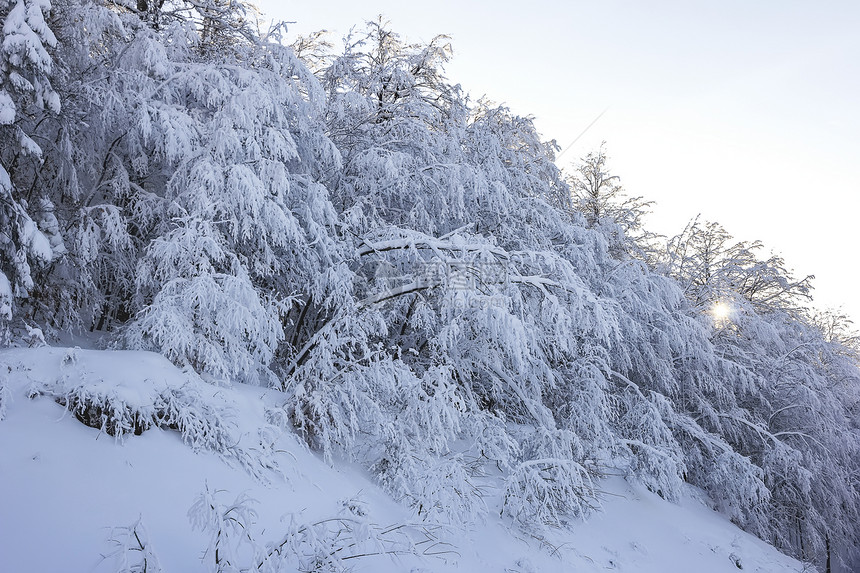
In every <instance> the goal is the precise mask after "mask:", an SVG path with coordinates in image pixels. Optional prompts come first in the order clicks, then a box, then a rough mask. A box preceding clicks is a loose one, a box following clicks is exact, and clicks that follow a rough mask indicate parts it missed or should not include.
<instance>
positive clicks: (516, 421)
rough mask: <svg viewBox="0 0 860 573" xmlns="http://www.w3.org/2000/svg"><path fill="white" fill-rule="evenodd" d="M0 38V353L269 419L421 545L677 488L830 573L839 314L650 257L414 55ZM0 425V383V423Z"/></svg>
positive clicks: (197, 15)
mask: <svg viewBox="0 0 860 573" xmlns="http://www.w3.org/2000/svg"><path fill="white" fill-rule="evenodd" d="M0 20H2V21H3V28H2V48H0V134H2V137H0V347H14V346H34V345H42V344H46V343H47V344H49V345H53V344H59V341H62V340H69V339H70V337H71V339H72V340H74V339H75V337H79V338H82V339H85V338H87V337H97V338H98V340H99V341H100V343H101V344H104V345H106V346H107V347H110V348H119V349H140V350H151V351H155V352H158V353H160V354H162V355H163V356H165V357H166V358H167V359H169V360H170V361H171V362H172V363H173V364H175V365H177V366H178V367H180V368H185V369H187V370H188V371H190V372H193V373H194V374H195V375H196V376H199V377H200V378H201V379H202V380H204V381H205V382H206V383H209V384H213V385H221V386H231V385H238V384H247V385H256V386H264V387H267V388H271V389H274V390H276V391H277V392H280V393H282V394H283V401H282V404H283V406H282V407H281V408H279V409H278V411H277V412H272V413H271V418H272V420H273V423H277V424H279V425H280V426H282V427H283V428H286V429H288V430H289V431H291V432H294V433H296V434H297V435H299V436H300V437H301V438H302V439H303V440H304V441H305V442H306V443H307V444H308V446H309V447H310V448H312V449H313V450H314V451H316V452H318V453H319V455H320V456H321V457H322V458H323V459H325V460H327V461H328V462H333V461H334V460H343V459H346V460H350V461H351V462H355V463H358V464H360V465H361V466H362V467H364V468H366V469H367V471H368V472H370V474H371V475H372V476H373V477H374V479H375V480H376V481H377V482H378V483H379V484H381V485H382V486H383V487H384V488H385V489H386V490H387V491H389V492H390V493H391V495H392V496H394V497H395V498H396V499H398V500H401V501H402V503H404V504H406V505H408V506H410V507H412V508H414V510H415V512H416V515H418V516H420V518H422V519H426V520H428V521H432V522H457V521H468V520H475V519H479V518H480V516H481V515H483V514H493V513H494V514H496V515H499V514H501V515H502V516H504V517H505V519H508V520H509V521H510V522H511V523H512V524H515V525H516V526H517V527H521V528H523V529H524V530H534V529H539V528H545V527H563V526H564V524H565V523H567V522H568V520H570V519H572V518H576V517H579V516H583V515H587V514H589V513H590V512H591V511H593V510H594V508H595V506H596V504H595V499H596V496H597V490H598V488H599V485H598V480H599V479H600V478H601V476H603V475H606V474H607V473H611V472H621V473H622V474H623V475H624V476H625V477H626V478H627V479H628V480H632V481H636V482H638V483H642V484H644V485H645V486H647V487H648V488H649V489H650V490H652V491H654V492H656V493H658V494H659V495H660V496H661V497H664V498H665V499H668V500H673V499H675V498H676V497H677V496H678V494H679V491H680V488H681V487H682V485H683V484H685V483H688V484H692V485H694V486H696V487H699V488H701V489H702V490H704V491H705V492H706V493H707V494H708V496H710V498H711V499H712V500H713V501H714V503H715V504H716V509H717V510H718V511H720V512H721V513H723V514H724V515H726V516H728V517H729V518H730V519H731V520H732V521H733V522H734V523H736V524H737V525H739V526H740V527H742V528H743V529H745V530H746V531H749V532H751V533H753V534H754V535H757V536H759V537H760V538H761V539H763V540H765V541H767V542H768V543H770V544H773V545H774V546H775V547H777V548H778V549H780V550H781V551H783V552H785V553H787V554H789V555H792V556H795V557H797V558H798V559H801V560H804V561H807V562H809V563H812V564H814V565H816V566H818V567H820V568H821V570H822V571H828V572H829V571H830V569H831V562H832V561H834V560H836V559H837V558H844V559H847V560H849V563H854V565H855V566H856V565H857V564H858V563H860V561H857V559H858V558H860V556H858V555H856V553H855V554H852V553H851V552H852V551H855V548H857V547H860V528H858V526H857V524H858V523H860V339H858V337H857V335H856V334H855V333H854V331H853V330H852V324H851V322H850V320H849V319H848V317H846V316H844V315H842V314H840V313H839V312H837V311H828V310H821V309H817V308H816V306H815V304H814V301H813V299H812V277H795V276H793V275H792V272H791V271H790V269H788V268H787V265H786V263H785V261H784V260H783V258H782V257H781V256H779V255H775V254H768V252H767V250H766V248H765V246H764V245H762V244H760V243H759V242H756V241H747V240H741V239H737V238H734V237H733V236H732V235H731V234H730V233H729V232H728V231H727V230H726V229H724V228H723V227H722V226H721V225H720V224H719V223H716V222H710V221H705V220H700V219H697V220H694V221H691V222H690V224H689V225H688V226H687V227H686V228H685V229H682V230H680V233H679V234H678V235H677V236H675V237H672V238H668V239H667V238H664V237H660V236H657V235H655V234H653V233H651V232H650V231H649V230H648V229H647V227H646V224H645V218H646V216H647V213H648V212H649V210H650V209H656V208H659V206H654V205H652V204H651V203H649V202H648V201H647V200H645V199H643V198H641V197H637V196H634V195H628V194H627V192H626V191H625V190H624V189H623V188H622V186H621V183H620V180H619V178H618V177H617V176H615V175H613V174H612V171H611V170H610V165H609V157H608V155H609V152H608V149H610V148H611V142H609V146H608V147H601V148H600V149H597V150H594V151H593V152H591V153H589V154H588V155H586V156H585V157H583V158H582V159H581V160H580V161H578V162H577V163H576V164H575V165H568V166H561V165H559V164H557V162H556V159H555V155H556V153H557V152H558V151H559V148H558V147H557V146H556V145H555V143H554V142H547V141H544V140H542V138H541V135H540V134H539V133H538V132H537V131H536V129H535V127H534V124H533V122H532V118H530V117H522V116H519V115H516V114H515V113H513V112H512V111H511V110H510V109H508V108H506V107H505V106H502V105H497V104H495V103H493V102H492V101H490V100H488V99H486V98H482V99H478V100H474V99H472V98H471V97H470V95H469V93H468V92H467V91H466V90H467V89H468V86H465V87H461V86H460V85H453V84H452V83H451V82H450V81H449V80H448V79H447V78H446V75H445V65H446V62H448V61H449V60H450V58H451V57H452V55H453V51H452V46H451V43H450V40H449V39H448V38H447V37H445V36H443V35H440V36H438V37H436V38H434V39H433V40H431V41H430V42H429V43H420V44H414V43H410V42H409V41H408V40H407V39H405V38H403V37H401V36H400V35H398V34H397V32H396V31H394V30H393V29H392V28H391V26H390V25H389V24H388V23H387V22H385V20H384V19H382V18H380V19H378V20H374V21H370V22H367V23H365V24H364V25H360V26H357V27H356V28H355V29H354V30H353V32H352V33H351V34H350V35H349V36H348V37H347V38H346V39H345V41H344V43H343V45H335V44H333V43H331V42H329V39H328V38H327V37H326V36H325V35H324V34H319V35H315V36H312V37H303V38H298V39H296V38H291V37H290V36H289V35H288V34H287V30H286V27H285V26H284V25H279V26H273V27H267V28H265V29H264V28H263V27H262V24H261V22H262V20H261V16H260V14H258V13H257V12H256V10H255V8H254V7H253V6H252V5H251V4H248V3H246V2H244V1H242V0H159V1H155V0H149V1H147V0H136V1H132V0H55V1H54V2H51V1H50V0H0ZM497 95H499V96H503V95H504V94H497ZM690 185H691V187H693V188H694V187H695V182H691V183H690ZM7 399H8V397H7V394H6V392H5V390H4V388H3V378H2V376H0V419H2V417H3V411H4V405H3V402H4V400H7ZM66 403H67V405H68V407H69V408H77V409H79V410H80V411H79V414H80V415H79V416H78V417H79V419H82V421H84V420H83V419H85V420H88V421H89V422H90V423H92V424H95V425H100V426H101V427H103V428H108V429H109V430H110V432H109V433H111V434H123V433H126V434H129V433H135V432H137V431H138V430H141V429H142V428H141V427H139V426H140V420H139V419H136V418H133V417H132V418H128V417H122V416H119V417H117V416H116V415H115V412H116V410H115V409H112V408H111V405H110V404H107V403H98V400H96V399H94V398H92V399H89V400H87V399H84V398H82V399H81V400H78V401H72V400H67V401H66ZM192 406H193V404H192ZM111 412H114V414H111ZM147 415H148V416H149V417H150V418H152V414H147ZM161 421H162V420H161V419H160V418H157V416H156V418H152V419H149V420H147V421H146V423H150V422H151V423H160V422H161ZM145 425H146V424H144V426H145ZM0 426H2V422H0ZM212 447H213V448H218V447H220V446H218V444H214V445H212ZM487 473H492V474H495V475H498V476H500V477H501V482H500V483H501V484H502V485H501V486H500V487H501V488H502V489H501V491H500V494H501V495H500V499H501V500H502V502H501V504H500V506H488V505H487V504H486V503H484V501H483V500H484V492H483V491H482V489H481V488H479V487H476V485H475V476H479V475H484V474H487ZM852 559H853V560H854V561H851V560H852Z"/></svg>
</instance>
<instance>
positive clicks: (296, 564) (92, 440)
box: [0, 348, 808, 573]
mask: <svg viewBox="0 0 860 573" xmlns="http://www.w3.org/2000/svg"><path fill="white" fill-rule="evenodd" d="M71 355H73V356H76V358H75V359H74V360H73V361H72V360H68V359H67V357H68V356H71ZM0 367H2V369H3V372H4V373H8V378H7V386H6V387H7V389H8V390H9V398H10V399H11V401H10V402H9V403H7V412H6V418H5V419H4V420H3V421H2V422H0V452H2V454H0V456H2V457H0V484H2V495H0V517H2V519H0V556H2V558H0V560H2V565H3V570H4V571H60V570H63V571H81V572H83V571H105V572H106V571H138V570H142V569H135V568H134V566H135V564H139V563H141V562H142V558H143V556H142V554H141V552H140V551H137V546H136V544H137V542H138V541H137V539H135V538H131V539H130V538H129V536H130V535H131V533H130V531H129V529H128V528H129V527H130V526H134V525H135V524H136V532H137V535H138V536H140V540H141V542H143V543H145V544H146V547H147V548H148V549H149V550H150V551H151V553H150V554H147V558H148V559H149V561H148V568H147V569H146V570H147V571H149V572H150V573H152V572H156V571H161V570H163V571H184V572H189V573H190V572H192V571H201V572H202V571H212V570H214V569H213V568H212V562H213V555H212V551H211V549H210V552H209V553H205V552H206V550H207V548H208V547H210V543H211V531H201V530H199V529H195V528H194V527H192V523H191V521H190V520H189V516H188V513H189V510H190V508H191V507H192V505H193V504H194V503H195V501H196V500H198V499H199V498H200V496H201V494H203V493H204V492H207V491H208V492H209V497H207V499H211V500H214V501H215V502H217V503H220V504H224V506H223V507H221V508H219V509H220V510H221V511H225V510H226V509H227V506H230V505H231V504H233V503H234V502H235V501H236V500H237V498H244V499H247V500H248V501H247V503H246V510H253V511H254V512H255V514H254V515H253V517H252V518H248V519H247V521H244V522H243V523H244V525H246V526H247V527H248V528H249V530H250V531H251V532H252V534H253V538H254V541H255V542H256V543H257V544H258V545H259V547H257V548H256V549H255V550H256V551H260V550H261V549H262V548H263V547H265V545H266V544H267V543H271V542H280V541H282V540H283V539H284V538H287V537H289V536H290V534H292V536H293V539H292V541H291V543H294V546H295V548H296V549H297V550H298V551H300V552H305V553H306V554H309V553H311V552H316V554H317V555H319V554H320V551H322V553H323V554H325V553H326V551H327V550H329V549H331V551H335V550H336V549H339V550H340V553H339V554H336V556H337V557H339V558H340V560H339V561H338V560H334V559H332V560H331V563H328V564H326V565H325V566H321V567H320V568H319V569H312V568H311V566H310V565H308V564H309V563H310V562H311V560H310V559H309V558H307V557H305V558H304V560H303V563H304V566H303V565H302V563H301V561H302V560H301V559H297V558H295V557H291V556H285V557H284V558H283V559H281V560H273V562H272V563H271V564H270V567H271V568H270V569H265V570H267V571H296V570H298V571H310V570H314V571H316V570H319V571H329V570H331V571H341V570H353V571H356V572H360V571H367V572H371V571H372V572H375V573H382V572H387V571H390V572H392V573H395V572H397V573H399V572H402V571H416V572H417V571H426V572H431V571H438V572H443V571H486V572H499V573H501V572H514V571H517V572H522V573H527V572H535V573H536V572H550V571H558V572H573V571H577V572H580V571H606V570H618V571H637V572H641V573H651V572H654V573H656V572H660V573H663V572H673V571H677V572H683V571H697V572H701V573H716V572H731V571H737V570H738V568H742V569H743V570H745V571H754V572H760V573H765V572H773V573H777V572H788V571H798V572H799V571H807V570H808V569H804V568H803V566H802V564H800V563H799V562H797V561H795V560H793V559H790V558H788V557H786V556H784V555H782V554H780V553H778V552H777V551H775V550H774V549H773V548H772V547H770V546H768V545H766V544H764V543H763V542H761V541H760V540H758V539H756V538H754V537H752V536H750V535H749V534H747V533H745V532H743V531H741V530H739V529H738V528H737V527H735V526H734V525H732V524H730V523H729V522H728V521H727V520H726V519H725V518H723V517H721V516H719V515H718V514H717V513H715V512H714V511H713V510H712V509H711V508H710V507H709V505H711V502H709V501H708V500H707V498H706V496H704V494H702V492H701V491H699V490H697V489H696V488H692V487H688V488H686V489H685V492H684V495H683V497H682V499H681V500H680V502H679V503H678V504H672V503H669V502H667V501H665V500H663V499H660V498H659V497H658V496H656V495H655V494H653V493H651V492H648V491H647V490H646V489H644V488H643V487H641V486H636V485H633V484H630V483H627V482H625V481H624V480H623V479H621V478H619V477H606V478H604V479H601V481H600V483H599V487H598V489H599V490H600V495H599V500H600V501H599V508H598V509H597V510H596V511H595V512H594V513H592V514H591V515H589V516H587V517H585V518H584V519H582V520H574V521H572V522H571V523H569V524H567V525H565V526H563V527H559V528H553V529H548V530H545V531H544V532H543V533H542V535H541V536H532V535H529V534H527V533H525V532H523V531H521V530H520V529H518V528H517V527H516V526H514V525H513V524H512V523H511V521H510V520H508V519H500V518H499V517H498V516H494V515H487V516H485V517H484V518H482V519H479V520H475V521H473V522H463V523H459V524H448V525H444V524H433V523H432V522H428V521H424V520H421V519H420V518H419V517H418V516H416V515H415V513H414V512H412V511H410V510H409V509H408V508H407V507H404V506H403V505H402V504H398V503H396V502H394V500H392V499H391V498H390V497H389V496H388V495H387V494H386V493H385V492H383V491H382V490H380V489H379V488H378V487H377V486H376V485H374V483H373V482H372V481H371V480H370V479H369V478H368V476H367V474H366V472H364V471H362V470H361V469H360V468H357V467H355V466H354V465H351V464H346V463H343V462H335V463H334V464H333V465H329V464H326V463H324V462H323V461H322V460H321V459H320V458H319V456H317V455H315V454H313V453H312V452H310V451H309V450H308V449H307V447H305V446H304V445H302V444H301V443H300V442H299V441H298V440H297V439H296V437H295V436H294V435H293V434H291V433H290V432H283V431H279V430H276V429H275V428H273V427H272V426H270V425H269V424H268V423H267V421H266V419H265V416H264V409H265V408H273V407H277V406H278V404H279V398H278V396H277V395H276V394H275V393H273V392H270V391H265V390H262V389H259V388H251V387H244V386H236V387H234V388H214V387H211V386H210V387H206V386H204V387H201V388H199V390H200V391H201V392H203V393H204V394H205V395H206V399H207V400H208V399H209V397H210V396H211V397H215V396H217V402H218V403H219V404H221V405H222V406H223V407H224V408H229V409H230V410H231V412H232V414H233V415H232V422H231V425H232V424H235V425H234V426H233V428H232V432H233V434H232V436H233V437H235V439H236V441H237V446H233V447H239V448H242V449H245V450H246V451H249V452H250V451H253V450H254V449H255V448H258V447H260V446H259V445H258V444H254V443H253V441H254V440H253V439H252V436H260V435H265V436H266V439H267V447H269V448H271V450H270V451H269V455H268V456H267V457H266V460H267V464H268V465H269V466H270V467H268V468H267V469H263V468H262V467H256V468H255V469H254V470H253V471H252V472H249V471H247V469H245V468H243V467H241V465H242V464H241V463H238V459H237V458H241V455H239V456H237V455H236V452H235V451H231V450H228V451H223V452H217V451H214V450H210V449H206V448H202V449H198V450H197V451H195V449H194V448H193V447H191V445H190V444H184V443H183V442H182V438H181V435H180V433H179V432H177V431H172V430H169V429H163V428H151V429H148V430H146V431H145V432H143V433H142V434H141V435H134V434H133V433H132V434H131V435H127V436H125V437H124V438H123V439H121V440H118V439H116V438H114V437H111V436H109V435H107V434H106V433H104V432H102V431H100V430H97V429H94V428H88V427H86V426H84V425H83V424H81V423H80V422H79V421H78V420H77V419H75V417H74V416H73V415H71V414H70V413H68V412H67V411H66V410H65V409H64V408H63V407H61V406H60V405H58V404H57V403H56V402H55V400H54V399H52V396H51V395H52V394H56V395H64V394H65V393H67V392H68V391H69V389H70V388H73V387H75V386H76V385H77V384H80V383H88V384H90V387H92V388H98V387H101V388H110V392H111V393H113V394H114V396H115V399H120V398H122V399H123V400H124V403H125V404H128V405H133V404H134V403H135V400H136V399H137V398H142V397H143V396H145V395H146V394H147V393H148V392H153V391H158V390H163V389H164V388H166V387H177V386H181V385H182V384H186V385H194V384H195V383H194V381H193V378H188V377H187V375H185V374H183V373H182V372H180V371H179V370H177V369H176V368H175V367H174V366H172V365H171V364H170V363H168V362H167V361H166V360H164V359H163V358H161V357H160V356H157V355H154V354H150V353H145V352H110V351H102V352H98V351H84V350H70V349H63V348H50V349H49V348H41V349H30V350H23V349H21V350H4V351H0ZM35 389H38V392H39V394H40V395H37V396H34V397H32V398H31V397H28V395H32V394H33V392H34V390H35ZM260 430H264V431H263V432H262V433H258V432H259V431H260ZM252 473H256V474H257V475H256V476H254V475H252ZM492 481H493V478H492V476H485V477H484V478H483V479H481V480H479V481H478V483H476V485H477V486H478V487H481V488H482V489H484V490H485V492H486V495H487V496H488V497H492V496H494V495H495V493H494V491H493V489H492ZM487 503H488V504H492V501H491V500H487ZM237 515H238V514H237ZM245 515H248V514H245ZM245 515H243V517H245ZM338 518H340V519H343V520H344V521H343V522H338V521H333V522H328V523H327V524H326V525H325V526H324V527H323V528H322V529H321V530H320V531H319V532H317V536H316V538H315V539H311V538H310V536H303V535H302V534H300V533H298V531H300V530H301V528H302V527H303V526H304V525H307V524H313V523H319V522H321V521H323V520H326V519H335V520H336V519H338ZM391 526H403V527H402V528H401V529H399V530H396V532H394V531H391V530H392V527H391ZM227 530H228V529H227V528H225V531H227ZM386 531H391V532H390V533H385V532H386ZM374 536H375V537H376V539H374ZM241 537H242V535H235V536H234V537H232V538H230V539H229V541H228V544H229V545H230V546H232V544H235V545H237V546H238V547H239V548H240V549H238V550H237V551H236V552H235V555H236V556H237V558H238V559H237V560H236V562H235V564H236V566H237V569H236V570H244V568H245V567H247V566H248V564H249V556H250V555H251V554H250V553H248V552H247V549H248V547H249V546H250V544H249V543H248V542H247V540H244V539H242V538H241ZM354 542H358V544H357V545H356V546H354V547H353V546H352V545H351V544H352V543H354ZM125 548H128V549H125ZM222 551H223V552H224V553H225V554H229V551H224V550H223V548H222ZM391 551H396V552H398V554H397V555H368V556H366V557H360V558H355V559H346V558H347V557H349V556H354V555H359V554H362V553H370V554H373V553H379V552H391ZM123 559H126V560H127V562H126V565H125V566H126V569H123V568H122V566H121V564H122V563H123ZM156 560H157V561H156ZM156 562H157V563H158V564H159V565H160V567H161V569H158V568H157V567H156V566H155V563H156ZM224 570H232V569H224Z"/></svg>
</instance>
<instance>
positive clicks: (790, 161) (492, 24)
mask: <svg viewBox="0 0 860 573" xmlns="http://www.w3.org/2000/svg"><path fill="white" fill-rule="evenodd" d="M257 5H258V6H259V7H260V9H261V10H262V12H263V13H264V14H266V15H267V16H269V17H271V18H273V19H275V20H284V21H287V22H292V23H291V24H289V25H288V30H289V35H288V38H287V39H288V41H289V39H290V38H293V37H295V36H297V35H300V34H307V33H310V32H313V31H317V30H321V29H326V30H329V31H331V35H330V41H333V42H334V43H335V44H336V45H338V46H340V45H341V38H343V36H344V35H345V34H346V33H347V32H348V31H349V29H350V28H351V27H352V26H356V25H359V26H360V25H361V24H362V23H363V22H365V21H367V20H372V19H375V18H376V17H377V16H378V15H380V14H381V15H383V16H384V17H385V18H386V19H388V20H389V21H390V22H391V28H392V29H393V30H394V31H395V32H397V33H399V34H401V36H404V37H405V38H406V39H408V40H409V41H412V42H422V41H425V42H426V41H429V40H430V39H432V38H433V37H434V36H436V35H438V34H447V35H449V36H451V41H452V44H453V48H454V58H453V60H452V61H451V62H450V63H449V65H448V67H447V72H448V77H449V78H450V79H451V80H452V81H454V82H456V83H460V84H461V85H462V86H463V88H464V89H465V91H466V92H468V93H469V94H471V96H472V98H473V99H478V98H479V97H481V96H482V95H486V96H487V97H488V98H489V99H491V100H493V101H495V102H497V103H502V104H505V105H507V106H509V107H510V108H511V109H512V110H513V111H514V112H515V113H518V114H521V115H532V116H534V117H535V124H536V126H537V127H538V129H539V131H540V132H541V133H542V134H543V136H544V137H545V138H546V139H555V140H556V141H557V142H558V144H559V145H560V146H561V148H562V149H565V148H568V146H570V148H569V149H568V150H567V151H566V152H565V153H564V154H563V155H562V156H560V158H559V161H558V163H559V165H560V166H561V167H564V168H566V169H568V170H570V167H571V164H572V162H574V161H575V160H576V159H578V158H579V157H582V156H584V155H586V154H587V153H588V152H589V151H592V150H594V149H596V148H597V147H598V146H599V145H600V143H601V142H602V141H606V149H607V151H608V154H609V156H610V161H609V167H610V169H611V170H612V172H613V173H614V174H615V175H618V176H620V178H621V183H622V185H623V186H624V188H625V190H626V191H627V193H628V194H630V195H634V196H643V197H644V198H645V199H648V200H651V201H654V202H655V206H654V209H653V214H652V215H651V216H650V218H649V219H648V223H647V225H648V227H649V228H650V229H651V230H652V231H656V232H659V233H662V234H664V235H667V236H672V235H675V234H678V233H680V232H681V231H682V230H683V228H684V226H685V224H686V223H687V222H688V221H689V220H691V219H692V218H694V217H696V216H701V218H702V219H703V220H708V221H717V222H719V223H720V224H722V225H723V226H724V227H725V228H726V229H727V230H728V231H729V232H730V233H732V234H733V235H734V236H735V237H736V238H737V239H739V240H760V241H762V242H763V243H764V245H765V251H764V252H763V253H762V254H763V255H767V254H769V252H770V251H774V252H776V253H778V254H780V255H782V256H783V257H784V259H785V260H786V263H787V264H788V266H789V267H790V268H791V269H793V270H794V272H795V275H796V276H805V275H810V274H811V275H815V276H816V279H815V282H814V285H815V287H816V290H815V300H816V304H817V305H818V306H822V307H840V306H841V307H842V308H843V309H844V310H845V311H846V312H847V313H848V314H849V315H851V316H852V317H853V319H854V320H855V327H858V328H860V288H858V285H860V269H858V267H857V254H856V252H857V250H858V247H860V240H858V238H857V237H858V234H857V227H858V224H857V221H856V217H857V214H858V205H860V32H858V30H860V2H856V1H855V0H849V1H845V0H840V1H834V0H822V1H819V2H814V3H813V2H811V1H799V0H757V1H756V2H749V1H748V0H721V1H720V2H704V1H698V0H697V1H689V0H677V1H671V0H654V1H650V2H647V3H646V2H640V1H635V0H605V1H598V0H590V1H588V2H584V1H582V0H565V1H564V2H562V1H561V0H531V1H530V2H522V1H520V2H513V1H509V0H497V1H495V2H492V3H489V2H484V1H477V0H434V1H432V2H403V0H351V1H350V0H316V1H315V2H293V1H283V0H281V1H278V0H257ZM604 111H605V113H603V115H601V113H602V112H604ZM598 116H599V119H598V120H597V121H596V122H595V123H594V125H593V126H592V127H591V128H590V129H588V131H586V133H585V134H584V135H582V137H580V138H579V139H576V138H577V136H579V135H580V134H581V133H582V131H583V129H585V128H586V127H587V126H588V125H589V124H591V123H592V121H594V120H595V118H597V117H598ZM574 140H576V141H575V143H574ZM571 143H573V145H570V144H571Z"/></svg>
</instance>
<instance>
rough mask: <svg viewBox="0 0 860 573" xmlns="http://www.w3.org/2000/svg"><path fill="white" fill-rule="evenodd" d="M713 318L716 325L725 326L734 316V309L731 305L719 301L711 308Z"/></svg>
mask: <svg viewBox="0 0 860 573" xmlns="http://www.w3.org/2000/svg"><path fill="white" fill-rule="evenodd" d="M711 316H713V317H714V322H715V323H717V324H725V323H727V322H729V319H730V318H731V316H732V307H731V306H729V303H727V302H725V301H721V300H718V301H717V302H715V303H714V304H713V305H712V306H711Z"/></svg>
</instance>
